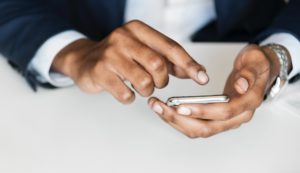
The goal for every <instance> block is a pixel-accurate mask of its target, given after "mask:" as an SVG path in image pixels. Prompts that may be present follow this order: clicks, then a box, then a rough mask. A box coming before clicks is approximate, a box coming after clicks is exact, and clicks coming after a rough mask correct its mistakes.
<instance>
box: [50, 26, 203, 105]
mask: <svg viewBox="0 0 300 173" xmlns="http://www.w3.org/2000/svg"><path fill="white" fill-rule="evenodd" d="M52 68H53V69H54V70H55V71H58V72H60V73H63V74H65V75H67V76H69V77H71V78H72V79H73V80H74V81H75V83H76V84H77V85H78V86H79V88H80V89H81V90H83V91H85V92H89V93H98V92H101V91H103V90H105V91H108V92H110V93H111V94H112V95H113V96H114V97H115V98H116V99H117V100H119V101H120V102H122V103H124V104H128V103H131V102H132V101H133V100H134V98H135V95H134V92H133V91H131V89H130V88H129V87H128V86H127V85H126V84H125V83H124V81H129V82H130V83H131V84H132V86H133V88H134V89H135V90H136V91H137V92H138V93H139V94H140V95H142V96H150V95H151V94H152V93H153V91H154V89H155V88H163V87H165V86H166V85H167V84H168V81H169V74H172V75H174V76H176V77H179V78H191V79H193V80H194V81H196V82H197V83H199V84H201V85H203V84H206V83H207V82H208V76H207V74H206V70H205V68H204V67H203V66H202V65H200V64H198V63H197V62H196V61H195V60H193V59H192V57H191V56H190V55H189V54H188V53H187V52H186V51H185V50H184V49H183V48H182V47H181V46H180V45H179V44H178V43H176V42H175V41H173V40H171V39H170V38H168V37H166V36H164V35H163V34H161V33H159V32H158V31H156V30H154V29H152V28H151V27H149V26H148V25H146V24H144V23H142V22H140V21H132V22H129V23H127V24H125V25H124V26H122V27H120V28H117V29H116V30H115V31H113V32H112V33H111V34H110V35H109V36H107V37H106V38H105V39H103V40H102V41H100V42H95V41H91V40H88V39H81V40H78V41H76V42H74V43H72V44H70V45H68V46H67V47H65V48H64V49H63V50H62V51H61V52H60V53H59V54H58V55H57V56H56V58H55V60H54V62H53V65H52Z"/></svg>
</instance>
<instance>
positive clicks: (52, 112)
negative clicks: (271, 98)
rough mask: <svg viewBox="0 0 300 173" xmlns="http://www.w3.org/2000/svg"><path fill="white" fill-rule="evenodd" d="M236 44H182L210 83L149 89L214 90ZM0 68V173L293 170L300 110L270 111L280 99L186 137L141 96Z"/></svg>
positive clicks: (299, 149) (298, 155)
mask: <svg viewBox="0 0 300 173" xmlns="http://www.w3.org/2000/svg"><path fill="white" fill-rule="evenodd" d="M243 46H244V45H243V44H191V45H186V46H185V47H186V49H187V50H188V51H189V52H190V53H191V54H192V55H193V57H194V58H195V59H197V60H198V61H199V62H201V63H202V64H204V65H205V66H206V67H207V69H208V72H209V74H210V77H211V82H210V84H209V85H207V86H205V87H203V86H198V85H196V84H194V83H193V82H192V81H190V80H178V79H175V78H171V81H170V85H169V86H168V87H167V88H166V89H163V90H159V91H156V92H155V94H154V95H155V96H158V97H160V98H162V99H164V100H165V99H167V98H168V97H169V96H174V95H200V94H218V93H221V92H222V89H223V85H224V82H225V80H226V77H227V75H228V74H229V72H230V70H231V68H232V64H233V60H234V58H235V56H236V55H237V53H238V52H239V50H240V49H241V48H242V47H243ZM0 72H1V73H0V79H1V85H0V172H1V173H2V172H3V173H41V172H43V173H67V172H72V173H82V172H89V173H99V172H103V173H115V172H118V173H119V172H130V173H141V172H143V173H153V172H155V173H168V172H172V173H183V172H189V173H196V172H197V173H199V172H206V173H210V172H223V173H224V172H225V173H227V172H228V173H229V172H230V173H233V172H249V173H253V172H255V173H259V172H263V173H268V172H270V173H277V172H278V173H282V172H288V173H292V172H293V173H294V172H299V171H300V164H299V160H300V116H298V115H297V113H295V114H293V113H292V112H286V111H283V109H277V108H279V107H280V106H278V105H280V104H277V105H276V104H272V103H270V104H269V103H266V104H264V105H263V106H262V107H261V108H260V109H259V110H257V112H256V115H255V116H254V118H253V120H252V121H251V122H250V123H248V124H246V125H244V126H242V127H241V128H239V129H237V130H232V131H229V132H226V133H222V134H219V135H217V136H214V137H212V138H209V139H196V140H192V139H189V138H187V137H185V136H183V135H182V134H180V133H178V132H177V131H175V130H174V129H172V128H171V127H169V126H167V125H166V124H165V123H164V122H162V121H161V120H160V119H159V118H158V117H157V116H156V115H154V113H153V112H152V111H151V110H150V109H149V108H148V107H147V99H146V98H141V97H137V100H136V102H135V103H134V104H132V105H130V106H123V105H121V104H119V103H117V102H116V101H115V100H114V99H113V98H112V97H111V96H110V95H109V94H107V93H102V94H99V95H88V94H84V93H81V92H80V91H79V89H77V88H76V87H70V88H66V89H57V90H46V89H40V90H39V91H38V93H34V92H32V91H31V89H30V88H29V87H28V85H27V84H26V83H25V80H24V79H23V78H22V77H21V76H20V75H19V74H17V73H16V72H15V71H14V70H12V69H11V68H10V67H9V66H8V65H7V63H6V62H5V60H4V59H3V58H1V59H0ZM298 86H300V85H298ZM299 99H300V98H299ZM299 114H300V112H299Z"/></svg>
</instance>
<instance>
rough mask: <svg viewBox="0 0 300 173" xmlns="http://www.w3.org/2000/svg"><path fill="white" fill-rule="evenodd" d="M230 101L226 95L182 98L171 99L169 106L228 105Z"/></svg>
mask: <svg viewBox="0 0 300 173" xmlns="http://www.w3.org/2000/svg"><path fill="white" fill-rule="evenodd" d="M229 100H230V99H229V97H227V96H225V95H207V96H182V97H171V98H169V99H168V101H167V105H168V106H171V107H173V106H179V105H182V104H209V103H228V102H229Z"/></svg>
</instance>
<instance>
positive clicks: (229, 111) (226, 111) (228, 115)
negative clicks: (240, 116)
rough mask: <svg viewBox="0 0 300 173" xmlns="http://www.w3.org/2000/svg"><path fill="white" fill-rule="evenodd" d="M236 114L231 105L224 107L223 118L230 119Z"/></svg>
mask: <svg viewBox="0 0 300 173" xmlns="http://www.w3.org/2000/svg"><path fill="white" fill-rule="evenodd" d="M233 116H234V111H233V109H232V108H231V107H226V108H224V109H223V116H222V120H229V119H231V118H232V117H233Z"/></svg>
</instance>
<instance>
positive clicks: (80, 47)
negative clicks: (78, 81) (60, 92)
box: [52, 39, 96, 79]
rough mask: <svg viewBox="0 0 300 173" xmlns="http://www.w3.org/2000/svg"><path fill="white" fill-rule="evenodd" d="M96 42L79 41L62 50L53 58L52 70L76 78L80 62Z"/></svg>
mask: <svg viewBox="0 0 300 173" xmlns="http://www.w3.org/2000/svg"><path fill="white" fill-rule="evenodd" d="M95 44H96V42H94V41H92V40H89V39H80V40H77V41H74V42H73V43H71V44H69V45H68V46H66V47H65V48H63V49H62V50H61V51H60V52H59V53H58V54H57V55H56V57H55V58H54V61H53V64H52V70H54V71H56V72H59V73H62V74H64V75H66V76H69V77H71V78H72V79H75V78H76V76H78V74H77V73H78V69H79V64H80V63H79V62H80V60H81V59H82V58H83V57H84V56H85V55H86V54H87V53H88V52H89V51H90V50H91V48H92V47H93V46H94V45H95Z"/></svg>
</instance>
